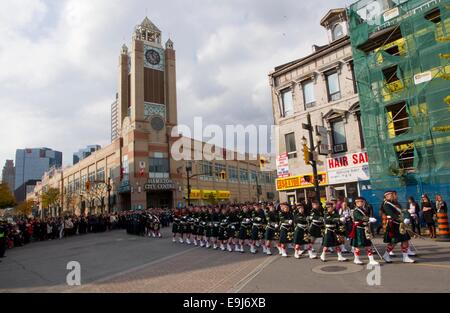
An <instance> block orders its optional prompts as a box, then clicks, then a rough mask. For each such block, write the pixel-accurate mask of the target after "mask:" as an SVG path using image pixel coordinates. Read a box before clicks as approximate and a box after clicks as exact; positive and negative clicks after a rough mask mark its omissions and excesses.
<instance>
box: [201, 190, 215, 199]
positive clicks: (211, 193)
mask: <svg viewBox="0 0 450 313" xmlns="http://www.w3.org/2000/svg"><path fill="white" fill-rule="evenodd" d="M216 198H217V191H216V190H202V199H204V200H208V199H216Z"/></svg>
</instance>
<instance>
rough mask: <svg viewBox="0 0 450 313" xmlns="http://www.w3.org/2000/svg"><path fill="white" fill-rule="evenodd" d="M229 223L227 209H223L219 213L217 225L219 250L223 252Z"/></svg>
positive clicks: (226, 241)
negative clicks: (218, 223)
mask: <svg viewBox="0 0 450 313" xmlns="http://www.w3.org/2000/svg"><path fill="white" fill-rule="evenodd" d="M229 224H230V222H229V216H228V209H227V208H223V209H222V210H221V213H220V225H219V236H218V239H219V242H220V250H222V251H225V250H226V248H225V245H226V244H227V243H228V238H229V236H228V225H229Z"/></svg>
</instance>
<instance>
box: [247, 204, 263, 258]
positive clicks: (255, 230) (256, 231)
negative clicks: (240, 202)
mask: <svg viewBox="0 0 450 313" xmlns="http://www.w3.org/2000/svg"><path fill="white" fill-rule="evenodd" d="M254 208H255V210H254V211H253V212H252V231H251V240H252V241H251V243H250V252H251V253H256V252H257V250H256V249H257V248H258V247H259V246H261V240H262V239H263V236H264V226H265V223H266V214H265V213H264V210H263V209H262V208H261V206H260V205H259V204H256V205H255V206H254ZM262 246H263V253H265V252H266V246H265V245H264V244H263V245H262Z"/></svg>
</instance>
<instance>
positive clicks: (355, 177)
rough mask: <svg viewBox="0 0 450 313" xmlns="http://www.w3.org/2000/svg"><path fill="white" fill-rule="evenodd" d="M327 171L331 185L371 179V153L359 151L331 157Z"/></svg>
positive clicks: (328, 160)
mask: <svg viewBox="0 0 450 313" xmlns="http://www.w3.org/2000/svg"><path fill="white" fill-rule="evenodd" d="M327 171H328V181H329V184H330V185H335V184H341V183H349V182H355V181H362V180H369V179H370V174H369V155H368V154H367V152H357V153H350V154H346V155H343V156H340V157H336V158H329V159H327Z"/></svg>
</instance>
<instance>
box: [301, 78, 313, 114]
mask: <svg viewBox="0 0 450 313" xmlns="http://www.w3.org/2000/svg"><path fill="white" fill-rule="evenodd" d="M302 88H303V100H304V101H305V110H306V109H307V108H311V107H313V106H314V105H315V104H316V97H315V96H314V82H313V81H312V80H310V81H308V82H305V83H303V85H302Z"/></svg>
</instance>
